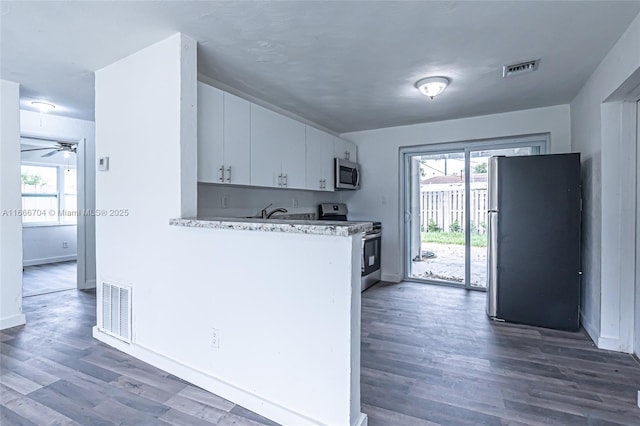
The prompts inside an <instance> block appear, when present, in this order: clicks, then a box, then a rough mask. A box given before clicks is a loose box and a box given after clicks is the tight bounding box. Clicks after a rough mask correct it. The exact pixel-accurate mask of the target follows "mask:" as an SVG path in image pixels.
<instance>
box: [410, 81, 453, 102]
mask: <svg viewBox="0 0 640 426" xmlns="http://www.w3.org/2000/svg"><path fill="white" fill-rule="evenodd" d="M448 85H449V79H448V78H447V77H427V78H423V79H422V80H418V82H417V83H416V88H417V89H418V90H419V91H420V93H422V94H423V95H425V96H428V97H430V98H431V99H433V98H434V97H436V96H438V95H439V94H440V93H442V92H443V91H444V89H446V87H447V86H448Z"/></svg>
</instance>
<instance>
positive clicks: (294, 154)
mask: <svg viewBox="0 0 640 426" xmlns="http://www.w3.org/2000/svg"><path fill="white" fill-rule="evenodd" d="M278 117H279V122H280V123H279V128H280V140H279V141H278V142H279V150H280V158H281V159H282V175H283V179H284V180H283V187H285V188H296V189H305V188H306V186H307V177H306V171H305V170H306V164H305V163H306V159H305V157H306V155H305V153H306V147H305V130H304V127H305V126H304V124H302V123H300V122H299V121H295V120H293V119H291V118H289V117H285V116H283V115H278Z"/></svg>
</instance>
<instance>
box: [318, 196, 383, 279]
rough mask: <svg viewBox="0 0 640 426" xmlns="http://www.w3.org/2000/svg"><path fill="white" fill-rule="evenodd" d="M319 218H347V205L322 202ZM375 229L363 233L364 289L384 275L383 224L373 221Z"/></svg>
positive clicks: (337, 219) (362, 265)
mask: <svg viewBox="0 0 640 426" xmlns="http://www.w3.org/2000/svg"><path fill="white" fill-rule="evenodd" d="M318 218H319V219H320V220H335V221H346V220H347V206H346V204H343V203H322V204H320V209H319V214H318ZM372 223H373V229H372V230H371V231H367V232H365V233H363V235H362V257H361V280H360V286H361V289H362V291H365V290H366V289H367V288H369V287H371V286H372V285H374V284H375V283H377V282H378V281H380V279H381V277H382V275H381V270H380V262H381V260H382V258H381V255H382V224H381V223H380V222H372Z"/></svg>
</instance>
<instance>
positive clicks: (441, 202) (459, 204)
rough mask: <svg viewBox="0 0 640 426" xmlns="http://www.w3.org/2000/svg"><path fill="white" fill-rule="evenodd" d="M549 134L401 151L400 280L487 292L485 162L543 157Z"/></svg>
mask: <svg viewBox="0 0 640 426" xmlns="http://www.w3.org/2000/svg"><path fill="white" fill-rule="evenodd" d="M548 141H549V135H548V134H540V135H530V136H522V137H514V138H503V139H491V140H481V141H468V142H456V143H448V144H437V145H423V146H417V147H410V148H403V149H402V150H401V151H400V156H401V168H402V177H403V178H402V187H403V188H402V189H403V190H402V191H401V193H402V195H403V200H402V206H403V207H402V208H403V209H404V223H403V228H404V232H403V237H404V244H403V245H404V253H405V254H404V279H405V280H407V281H417V282H425V283H433V284H442V285H450V286H457V287H461V288H466V289H473V290H481V291H484V290H486V287H487V280H486V271H487V234H486V228H487V223H486V216H487V175H488V161H489V158H490V157H492V156H496V155H504V156H518V155H537V154H544V153H546V150H547V146H548Z"/></svg>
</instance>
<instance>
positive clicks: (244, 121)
mask: <svg viewBox="0 0 640 426" xmlns="http://www.w3.org/2000/svg"><path fill="white" fill-rule="evenodd" d="M250 121H251V103H250V102H249V101H246V100H244V99H241V98H239V97H237V96H234V95H232V94H230V93H224V167H225V174H224V176H225V183H232V184H237V185H249V184H251V161H250V160H251V122H250Z"/></svg>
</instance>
